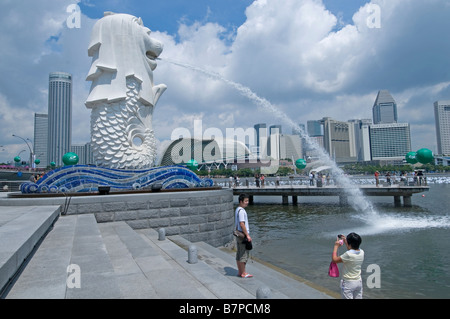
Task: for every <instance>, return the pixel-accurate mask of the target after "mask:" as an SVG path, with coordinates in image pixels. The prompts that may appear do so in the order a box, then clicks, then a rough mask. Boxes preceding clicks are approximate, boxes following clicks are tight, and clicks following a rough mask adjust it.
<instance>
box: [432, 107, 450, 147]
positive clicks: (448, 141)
mask: <svg viewBox="0 0 450 319" xmlns="http://www.w3.org/2000/svg"><path fill="white" fill-rule="evenodd" d="M434 118H435V120H436V137H437V147H438V154H439V155H450V100H448V101H437V102H435V103H434Z"/></svg>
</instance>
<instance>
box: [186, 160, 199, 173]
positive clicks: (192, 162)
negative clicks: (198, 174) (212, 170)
mask: <svg viewBox="0 0 450 319" xmlns="http://www.w3.org/2000/svg"><path fill="white" fill-rule="evenodd" d="M186 166H187V167H188V168H189V169H190V170H191V171H193V170H196V169H197V167H198V163H197V161H196V160H195V159H191V160H190V161H189V162H187V163H186Z"/></svg>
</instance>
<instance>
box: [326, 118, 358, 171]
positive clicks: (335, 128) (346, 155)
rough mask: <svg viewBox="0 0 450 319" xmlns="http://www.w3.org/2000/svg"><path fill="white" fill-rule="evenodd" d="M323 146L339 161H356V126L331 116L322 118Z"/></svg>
mask: <svg viewBox="0 0 450 319" xmlns="http://www.w3.org/2000/svg"><path fill="white" fill-rule="evenodd" d="M322 123H323V133H324V134H323V146H324V148H325V150H326V151H327V152H328V154H330V156H331V157H332V158H333V159H334V160H335V161H336V162H337V163H348V162H356V157H357V153H356V143H355V126H354V124H353V123H349V122H340V121H336V120H333V119H331V118H329V117H325V118H323V119H322Z"/></svg>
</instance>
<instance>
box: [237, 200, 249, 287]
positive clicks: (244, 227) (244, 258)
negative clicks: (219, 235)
mask: <svg viewBox="0 0 450 319" xmlns="http://www.w3.org/2000/svg"><path fill="white" fill-rule="evenodd" d="M248 203H249V196H248V195H247V194H240V195H239V206H238V207H237V208H236V211H235V212H234V215H235V218H234V220H235V228H236V229H237V230H238V231H241V232H242V233H244V236H245V237H243V238H241V237H239V236H237V237H236V246H237V247H236V248H237V251H236V265H237V268H238V276H239V277H242V278H250V277H253V275H250V274H249V273H247V272H246V270H245V267H246V265H247V262H248V259H249V257H250V251H249V250H247V248H246V244H245V240H247V241H249V242H251V241H252V238H251V237H250V228H249V225H248V216H247V212H246V211H245V208H246V207H247V206H248Z"/></svg>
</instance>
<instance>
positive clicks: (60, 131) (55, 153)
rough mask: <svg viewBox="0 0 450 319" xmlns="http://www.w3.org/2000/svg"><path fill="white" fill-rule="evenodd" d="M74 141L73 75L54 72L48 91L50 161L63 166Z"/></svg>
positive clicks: (51, 75)
mask: <svg viewBox="0 0 450 319" xmlns="http://www.w3.org/2000/svg"><path fill="white" fill-rule="evenodd" d="M71 141H72V75H71V74H69V73H65V72H53V73H50V76H49V90H48V161H49V162H52V161H53V162H55V163H56V165H57V166H62V165H63V162H62V157H63V155H64V154H65V153H67V152H70V146H71Z"/></svg>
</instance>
